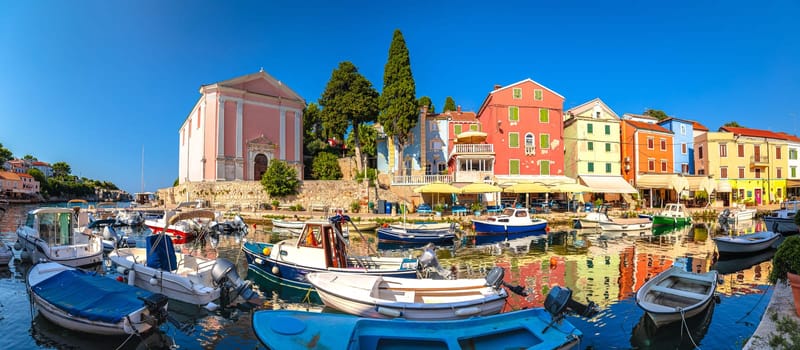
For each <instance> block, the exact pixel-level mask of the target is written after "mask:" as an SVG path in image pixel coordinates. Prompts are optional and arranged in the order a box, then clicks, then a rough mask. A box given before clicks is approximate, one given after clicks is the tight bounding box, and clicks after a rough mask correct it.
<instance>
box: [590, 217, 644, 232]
mask: <svg viewBox="0 0 800 350" xmlns="http://www.w3.org/2000/svg"><path fill="white" fill-rule="evenodd" d="M600 228H601V229H603V231H641V230H649V229H651V228H653V222H652V221H650V220H649V219H646V218H630V219H620V218H615V219H613V220H611V221H603V222H600Z"/></svg>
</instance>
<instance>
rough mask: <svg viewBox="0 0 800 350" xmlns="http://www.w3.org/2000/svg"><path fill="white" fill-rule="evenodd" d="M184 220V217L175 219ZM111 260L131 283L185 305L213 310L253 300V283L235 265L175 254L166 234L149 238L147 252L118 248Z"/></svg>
mask: <svg viewBox="0 0 800 350" xmlns="http://www.w3.org/2000/svg"><path fill="white" fill-rule="evenodd" d="M182 219H185V217H180V216H176V217H173V220H182ZM169 224H174V222H173V221H170V222H169ZM203 228H204V229H205V230H207V229H208V227H207V226H203ZM206 233H207V232H206ZM200 236H205V233H201V234H200ZM108 257H109V259H111V261H112V262H113V263H114V264H116V266H117V271H118V272H119V273H120V274H121V275H122V276H123V277H124V278H125V279H127V280H128V283H132V284H133V285H136V286H137V287H140V288H142V289H146V290H149V291H152V292H158V293H162V294H164V295H166V296H167V297H169V298H171V299H175V300H178V301H182V302H185V303H189V304H194V305H201V306H206V307H207V308H213V307H214V306H215V305H214V304H211V303H215V302H218V304H222V305H227V304H230V303H232V302H233V301H234V300H235V299H236V298H237V297H239V296H241V297H242V298H243V299H244V300H248V299H251V298H252V297H254V292H253V291H252V290H251V289H250V282H245V281H243V280H242V279H241V278H240V277H239V274H238V273H237V272H236V265H234V264H233V263H232V262H230V261H229V260H227V259H223V258H217V259H207V258H204V257H200V256H194V255H191V254H185V253H178V252H175V248H174V247H173V245H172V240H170V239H168V238H167V236H166V235H164V234H156V235H151V236H148V237H147V239H146V247H145V248H118V249H116V250H114V251H112V252H111V253H109V254H108Z"/></svg>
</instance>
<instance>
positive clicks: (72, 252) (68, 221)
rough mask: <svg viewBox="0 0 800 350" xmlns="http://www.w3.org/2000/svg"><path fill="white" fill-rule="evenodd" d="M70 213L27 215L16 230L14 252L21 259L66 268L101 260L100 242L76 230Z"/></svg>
mask: <svg viewBox="0 0 800 350" xmlns="http://www.w3.org/2000/svg"><path fill="white" fill-rule="evenodd" d="M73 214H74V211H73V210H72V209H67V208H47V207H45V208H39V209H35V210H32V211H30V212H28V216H27V218H26V220H25V223H24V224H23V225H21V226H20V227H19V228H17V238H18V239H17V244H18V245H19V246H18V247H16V248H17V249H18V250H22V251H23V252H22V254H21V256H22V258H23V259H29V260H31V261H32V262H39V261H42V260H45V261H53V262H58V263H61V264H64V265H68V266H73V267H77V266H86V265H92V264H97V263H100V262H101V261H102V260H103V244H102V243H101V241H100V238H99V237H97V236H94V235H92V234H87V233H84V232H82V231H80V230H79V229H78V225H77V223H76V217H75V216H74V215H73Z"/></svg>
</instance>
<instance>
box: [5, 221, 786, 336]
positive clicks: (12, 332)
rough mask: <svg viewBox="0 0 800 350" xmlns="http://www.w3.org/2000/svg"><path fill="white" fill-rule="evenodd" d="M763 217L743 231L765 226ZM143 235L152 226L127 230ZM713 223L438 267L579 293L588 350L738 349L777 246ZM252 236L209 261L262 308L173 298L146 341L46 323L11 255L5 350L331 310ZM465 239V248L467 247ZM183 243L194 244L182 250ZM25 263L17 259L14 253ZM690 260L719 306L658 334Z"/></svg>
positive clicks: (222, 247) (467, 255) (368, 238)
mask: <svg viewBox="0 0 800 350" xmlns="http://www.w3.org/2000/svg"><path fill="white" fill-rule="evenodd" d="M32 208H34V207H32V206H22V205H20V206H12V207H11V208H10V210H9V211H8V213H6V215H4V216H3V217H2V218H1V219H0V232H2V234H1V235H0V238H2V239H3V241H5V242H6V243H10V244H12V245H13V243H14V242H15V241H16V235H15V234H14V231H15V230H16V227H17V225H18V224H19V223H20V222H22V221H23V220H24V214H25V212H26V211H27V210H29V209H32ZM761 225H762V224H761V222H759V221H757V220H755V221H752V222H746V223H745V224H744V225H740V226H737V227H736V228H735V230H736V231H739V232H754V231H757V230H761V229H762V227H761ZM128 233H129V234H130V235H133V236H138V237H140V239H141V238H143V237H144V236H145V235H147V234H149V231H148V230H147V229H142V230H141V231H131V232H128ZM721 234H724V233H721V232H720V231H719V230H718V227H717V225H716V223H702V224H695V225H687V226H684V227H681V228H676V229H669V230H663V229H656V231H651V230H648V231H644V232H631V233H614V234H611V233H604V232H600V231H598V230H594V229H583V230H572V229H570V228H568V227H553V228H551V230H550V233H549V234H548V235H546V236H541V237H538V238H529V239H527V238H526V239H521V240H517V241H512V242H507V243H500V244H494V245H489V246H482V247H473V246H471V245H469V244H465V245H456V246H453V247H439V248H437V250H436V251H437V256H438V258H439V262H440V264H441V265H442V266H443V267H445V268H447V269H451V270H452V271H455V272H456V273H457V274H458V277H459V278H481V277H483V276H484V275H485V273H486V272H488V271H489V270H490V269H491V267H493V266H495V265H498V266H502V267H504V268H505V269H506V279H505V280H506V281H507V282H509V283H511V284H514V285H520V286H523V287H524V289H525V290H526V291H527V293H528V295H527V296H524V297H523V296H518V295H515V294H512V295H511V296H510V297H509V299H508V302H507V304H506V306H505V309H504V311H510V310H517V309H521V308H530V307H541V306H542V305H543V303H544V299H545V296H546V295H547V292H548V291H549V289H550V287H551V286H554V285H560V286H565V287H569V288H570V289H572V290H573V293H574V294H573V296H574V298H575V299H576V300H578V301H581V302H583V301H586V300H591V301H593V302H595V303H597V304H598V305H599V307H600V310H601V311H600V313H599V314H598V315H597V316H595V317H594V318H592V319H588V320H587V319H582V318H578V317H572V316H569V317H568V320H569V321H570V322H572V323H573V324H574V325H575V326H576V327H578V328H579V329H580V330H581V331H582V332H583V334H584V337H583V339H582V342H581V348H582V349H693V348H695V347H699V348H702V349H740V348H741V347H742V345H743V344H744V343H745V342H746V341H747V339H748V338H749V337H750V336H751V335H752V334H753V332H754V330H755V328H756V327H757V325H758V323H759V321H760V319H761V316H762V314H763V313H764V310H765V308H766V306H767V303H768V301H769V298H770V295H771V291H772V289H771V288H770V287H769V284H768V282H767V276H768V274H769V271H770V268H771V257H772V255H773V254H774V251H766V252H762V253H759V254H756V255H752V256H746V257H737V258H732V259H731V258H727V257H724V258H720V257H719V256H718V255H717V254H716V252H715V246H714V243H713V241H712V239H711V238H712V237H714V236H715V235H721ZM243 239H248V240H255V241H274V240H276V239H279V236H278V235H277V234H275V233H273V232H270V231H269V230H268V228H263V227H259V228H258V229H257V230H252V229H251V230H250V234H249V235H248V237H246V238H243V237H237V236H221V239H220V243H219V245H218V246H217V247H216V248H215V249H214V248H212V247H210V246H208V245H207V246H206V247H205V248H203V250H202V251H203V254H204V255H206V256H211V257H213V256H215V255H216V256H219V257H224V258H226V259H228V260H230V261H233V262H235V263H236V265H237V268H238V272H239V274H240V275H241V276H248V278H249V279H251V280H254V282H255V285H256V288H255V289H256V291H257V292H258V293H259V294H260V295H261V297H262V299H263V303H260V304H259V305H256V306H255V307H254V308H249V307H239V308H223V309H219V310H216V311H213V312H212V311H207V310H205V309H200V308H198V307H195V306H191V305H185V304H180V303H178V302H174V301H171V302H170V304H169V312H170V321H169V322H166V323H165V324H164V325H162V326H161V327H160V329H159V330H158V331H157V332H152V333H150V334H147V335H144V336H142V337H138V336H133V337H101V336H92V335H87V334H83V333H78V332H73V331H69V330H66V329H63V328H60V327H58V326H56V325H54V324H52V323H51V322H49V321H48V320H46V319H44V318H43V317H41V316H39V315H38V314H37V313H36V312H35V310H34V309H33V308H32V307H31V304H30V300H29V296H28V292H27V290H26V286H25V273H26V271H27V269H28V268H30V265H29V264H26V263H22V262H21V261H20V260H19V259H14V260H13V261H12V262H11V264H10V265H9V266H8V267H7V268H0V332H2V334H3V338H2V340H0V344H2V345H0V347H2V348H4V349H116V348H121V349H137V348H138V349H148V348H149V349H159V348H170V347H172V348H181V349H205V348H219V349H242V348H246V349H263V348H264V346H263V345H261V344H260V343H259V341H258V340H257V339H256V338H255V335H254V333H253V331H252V327H251V324H250V322H251V315H252V312H253V310H258V309H273V308H295V309H297V308H299V309H309V310H312V311H320V310H322V311H324V312H330V310H327V309H324V308H323V306H322V305H318V304H308V303H307V302H304V300H308V299H309V298H308V293H305V294H303V293H301V294H300V295H291V294H289V293H287V292H285V291H284V290H282V289H281V288H280V286H275V285H271V284H269V283H268V282H267V281H266V280H262V279H260V278H259V277H258V276H254V275H252V274H248V273H247V266H246V262H245V259H244V256H243V255H242V253H241V250H240V246H241V243H242V240H243ZM351 240H352V244H351V246H352V247H353V248H354V249H356V250H360V251H362V252H366V251H367V249H368V248H367V246H370V247H372V248H373V249H374V248H380V249H381V251H382V252H383V254H386V255H402V256H408V255H418V254H419V253H420V251H419V249H418V248H413V247H411V248H408V247H402V246H384V245H378V244H377V243H376V239H375V236H374V233H373V234H370V233H367V234H365V235H364V236H363V237H361V236H359V235H352V236H351ZM467 243H468V242H467ZM184 248H186V247H184ZM17 256H19V253H18V252H17ZM676 260H680V261H683V262H685V263H686V264H687V265H688V266H689V267H690V268H691V269H692V270H693V271H698V272H704V271H708V270H711V269H716V270H718V271H719V272H720V279H721V283H720V284H719V286H718V288H717V293H718V294H719V302H718V303H714V304H713V306H712V307H710V308H709V309H708V310H707V311H706V312H704V313H703V314H701V315H699V316H697V317H694V318H691V319H689V320H687V322H686V324H685V325H684V324H681V323H678V324H674V325H670V326H667V327H661V328H658V329H656V328H655V327H654V326H653V324H652V322H650V321H649V319H648V318H647V316H646V315H645V314H644V312H643V311H642V310H641V309H640V308H638V307H637V306H636V303H635V300H634V294H635V292H636V290H637V289H638V288H639V287H640V286H641V285H642V284H644V282H645V281H647V280H648V279H649V278H651V277H653V276H655V275H657V274H658V273H659V272H661V271H663V270H664V269H666V268H669V267H670V266H671V265H672V264H673V262H675V261H676ZM96 270H97V271H98V273H102V274H107V275H109V277H110V278H112V277H114V276H115V274H116V272H115V271H114V269H113V268H112V267H111V266H110V263H106V264H103V265H101V266H98V267H96Z"/></svg>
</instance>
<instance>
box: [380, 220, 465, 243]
mask: <svg viewBox="0 0 800 350" xmlns="http://www.w3.org/2000/svg"><path fill="white" fill-rule="evenodd" d="M455 230H456V227H455V224H454V223H453V224H450V225H449V226H448V227H447V228H444V229H437V230H433V229H431V230H417V231H408V230H406V229H401V228H395V227H391V226H390V227H382V228H379V229H378V231H377V233H378V241H381V242H389V243H405V244H426V243H437V244H439V243H440V244H448V243H453V240H454V239H455V238H456V231H455Z"/></svg>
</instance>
